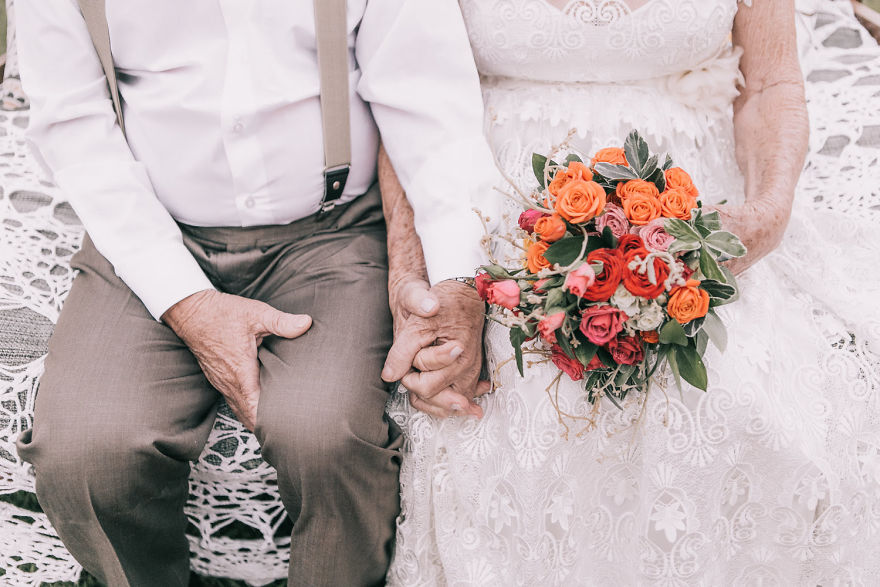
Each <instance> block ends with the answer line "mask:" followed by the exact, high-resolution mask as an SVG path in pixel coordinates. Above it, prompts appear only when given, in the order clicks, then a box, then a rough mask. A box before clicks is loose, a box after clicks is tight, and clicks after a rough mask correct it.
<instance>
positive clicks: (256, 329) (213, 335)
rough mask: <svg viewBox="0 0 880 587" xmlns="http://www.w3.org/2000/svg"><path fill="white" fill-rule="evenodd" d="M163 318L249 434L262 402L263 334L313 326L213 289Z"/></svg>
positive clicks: (292, 333) (289, 334)
mask: <svg viewBox="0 0 880 587" xmlns="http://www.w3.org/2000/svg"><path fill="white" fill-rule="evenodd" d="M162 320H163V321H164V322H165V323H166V324H167V325H168V326H170V327H171V329H172V330H174V332H175V333H177V336H179V337H180V338H181V340H183V342H184V343H185V344H186V346H188V347H189V349H190V350H191V351H192V353H193V355H195V357H196V359H197V360H198V362H199V365H200V366H201V368H202V371H204V373H205V376H206V377H207V378H208V381H209V382H210V383H211V385H213V386H214V388H215V389H216V390H217V391H219V392H220V393H221V394H223V396H224V397H225V398H226V402H227V403H228V404H229V407H230V408H231V409H232V412H233V413H234V414H235V416H236V418H238V420H239V422H241V423H242V424H243V425H244V426H245V428H247V429H248V430H251V431H252V430H253V429H254V425H255V424H256V419H257V404H258V403H259V400H260V365H259V362H258V360H257V349H258V348H259V346H260V345H261V344H262V342H263V339H264V338H265V337H267V336H271V335H275V336H281V337H284V338H296V337H298V336H300V335H302V334H303V333H305V332H306V331H307V330H308V329H309V327H310V326H311V324H312V319H311V317H309V316H307V315H304V314H287V313H285V312H281V311H279V310H276V309H275V308H273V307H272V306H270V305H268V304H264V303H263V302H258V301H255V300H249V299H247V298H242V297H239V296H233V295H229V294H225V293H220V292H218V291H214V290H205V291H200V292H198V293H194V294H193V295H191V296H189V297H187V298H185V299H183V300H181V301H179V302H177V303H176V304H175V305H173V306H171V308H169V309H168V310H167V311H166V312H165V313H164V314H163V315H162Z"/></svg>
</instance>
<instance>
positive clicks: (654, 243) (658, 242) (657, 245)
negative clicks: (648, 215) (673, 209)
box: [639, 218, 675, 251]
mask: <svg viewBox="0 0 880 587" xmlns="http://www.w3.org/2000/svg"><path fill="white" fill-rule="evenodd" d="M665 221H666V220H665V219H664V218H657V219H656V220H652V221H651V222H649V223H648V224H646V225H644V226H643V227H642V228H641V229H640V230H639V236H640V237H642V240H643V241H644V242H645V246H646V247H648V249H650V250H652V251H666V250H668V249H669V245H671V244H672V241H674V240H675V239H674V238H673V237H672V236H671V235H670V234H669V233H668V232H666V228H665V227H664V226H663V223H664V222H665Z"/></svg>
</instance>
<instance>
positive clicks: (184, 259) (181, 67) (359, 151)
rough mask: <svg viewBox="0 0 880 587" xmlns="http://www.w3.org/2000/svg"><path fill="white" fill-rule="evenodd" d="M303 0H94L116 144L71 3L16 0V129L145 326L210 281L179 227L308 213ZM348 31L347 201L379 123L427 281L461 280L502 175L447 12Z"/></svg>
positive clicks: (97, 73) (312, 65)
mask: <svg viewBox="0 0 880 587" xmlns="http://www.w3.org/2000/svg"><path fill="white" fill-rule="evenodd" d="M313 1H314V0H186V1H184V2H181V1H179V0H107V18H108V22H109V28H110V38H111V45H112V50H113V56H114V61H115V64H116V67H117V71H118V75H119V89H120V94H121V95H122V100H123V113H124V116H125V123H126V132H127V135H128V142H126V140H125V138H124V137H123V135H122V132H121V130H120V128H119V125H118V124H117V123H116V117H115V115H114V113H113V109H112V104H111V102H110V96H109V91H108V89H107V83H106V79H105V77H104V74H103V71H102V69H101V66H100V63H99V61H98V58H97V55H96V53H95V51H94V48H93V46H92V42H91V39H90V37H89V34H88V31H87V29H86V26H85V22H84V21H83V18H82V15H81V13H80V11H79V8H78V7H77V4H76V2H75V0H23V1H21V2H19V3H17V4H16V18H17V27H18V43H19V52H20V62H21V75H22V83H23V85H24V89H25V91H26V93H27V94H28V96H29V98H30V100H31V124H30V129H29V131H28V133H29V137H30V139H31V140H32V142H33V143H34V145H35V146H36V147H37V149H38V150H39V152H40V154H41V155H42V157H43V159H44V160H45V162H46V164H47V166H48V167H49V169H50V170H51V171H52V172H53V174H54V177H55V181H56V182H57V184H58V185H59V187H60V188H61V189H62V190H63V191H64V192H65V193H66V195H67V196H68V197H69V198H70V201H71V204H72V205H73V207H74V209H75V210H76V212H77V213H78V215H79V216H80V219H81V220H82V222H83V224H84V225H85V227H86V229H87V231H88V233H89V235H90V236H91V238H92V240H93V241H94V243H95V246H96V247H97V249H98V250H99V251H100V252H101V253H102V254H103V255H104V256H105V257H107V259H108V260H109V261H110V262H111V263H112V264H113V267H114V269H115V271H116V273H117V274H118V275H119V277H120V278H121V279H122V280H123V281H125V282H126V284H127V285H128V286H129V287H130V288H131V289H132V291H134V293H135V294H136V295H137V296H138V297H139V298H140V299H141V300H142V301H143V302H144V304H145V305H146V307H147V309H148V310H149V311H150V313H151V314H152V315H153V316H154V317H156V318H158V317H160V316H161V315H162V314H163V313H164V312H165V310H167V309H168V308H169V307H171V306H172V305H174V304H175V303H176V302H178V301H180V300H182V299H183V298H185V297H187V296H188V295H190V294H193V293H195V292H197V291H200V290H203V289H207V288H211V287H212V285H211V283H210V281H209V280H208V278H207V277H206V276H205V274H204V273H203V272H202V270H201V268H200V267H199V266H198V264H197V263H196V262H195V260H194V259H193V257H192V256H191V255H190V253H189V251H188V250H187V249H186V248H185V246H184V245H183V241H182V236H181V232H180V229H179V227H178V226H177V224H176V222H175V220H177V221H179V222H182V223H185V224H191V225H196V226H260V225H270V224H287V223H289V222H292V221H294V220H297V219H300V218H303V217H306V216H309V215H311V214H314V213H316V212H317V210H318V207H319V202H320V200H321V197H322V195H323V169H324V155H323V137H322V132H321V117H320V106H319V98H318V95H319V71H318V65H317V55H316V51H315V25H314V12H313ZM318 1H320V0H318ZM348 31H349V39H348V43H349V50H350V52H351V60H350V61H351V73H350V88H351V89H350V91H351V129H352V169H351V175H350V177H349V181H348V184H347V186H346V189H345V194H344V197H343V201H346V200H351V199H353V198H354V197H356V196H358V195H360V194H362V193H364V192H365V191H366V190H367V189H368V188H369V186H370V185H371V184H372V183H373V181H374V180H375V165H376V152H377V144H378V133H377V126H378V129H379V131H381V134H382V141H383V143H384V145H385V148H386V149H387V151H388V153H389V156H390V157H391V160H392V162H393V164H394V167H395V171H396V172H397V174H398V176H399V177H400V181H401V184H402V185H403V187H404V189H406V191H407V196H408V199H409V200H410V202H411V204H412V207H413V210H414V212H415V225H416V231H417V233H418V235H419V237H420V238H421V241H422V246H423V249H424V253H425V258H426V263H427V267H428V273H429V277H430V279H431V282H432V283H436V282H437V281H441V280H443V279H447V278H450V277H455V276H460V275H472V274H473V271H474V270H475V268H476V266H477V265H479V264H480V263H481V262H482V255H481V250H480V245H479V241H480V237H481V235H482V227H481V224H480V222H479V219H478V218H477V216H476V214H475V213H474V212H473V211H472V208H473V206H475V205H480V202H484V201H488V200H489V199H491V198H492V193H491V191H492V186H493V184H494V182H495V179H496V178H497V177H498V176H497V171H496V170H495V166H494V160H493V157H492V154H491V152H490V150H489V147H488V144H487V143H486V141H485V139H484V137H483V132H482V131H483V103H482V99H481V95H480V88H479V78H478V75H477V71H476V67H475V65H474V60H473V56H472V54H471V51H470V45H469V43H468V38H467V34H466V30H465V27H464V23H463V20H462V16H461V13H460V11H459V8H458V3H457V2H455V1H454V0H349V2H348ZM367 103H369V105H368V104H367ZM374 120H375V122H374Z"/></svg>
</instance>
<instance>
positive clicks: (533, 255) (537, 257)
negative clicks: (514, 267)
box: [526, 242, 550, 273]
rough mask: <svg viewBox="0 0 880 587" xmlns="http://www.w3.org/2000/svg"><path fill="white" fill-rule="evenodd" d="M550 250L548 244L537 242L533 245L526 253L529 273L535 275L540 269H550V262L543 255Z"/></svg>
mask: <svg viewBox="0 0 880 587" xmlns="http://www.w3.org/2000/svg"><path fill="white" fill-rule="evenodd" d="M549 248H550V243H545V242H537V243H533V244H532V245H531V246H530V247H529V250H528V251H527V252H526V261H527V262H528V265H529V271H531V272H532V273H537V272H538V271H540V270H541V269H545V268H547V267H550V261H548V260H547V259H545V258H544V253H546V252H547V249H549Z"/></svg>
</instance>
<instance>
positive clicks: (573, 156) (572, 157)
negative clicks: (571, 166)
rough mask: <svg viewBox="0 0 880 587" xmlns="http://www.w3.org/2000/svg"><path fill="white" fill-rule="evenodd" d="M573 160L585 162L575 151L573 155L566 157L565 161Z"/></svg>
mask: <svg viewBox="0 0 880 587" xmlns="http://www.w3.org/2000/svg"><path fill="white" fill-rule="evenodd" d="M572 161H577V162H578V163H583V162H584V160H583V159H581V158H580V157H578V156H577V155H575V154H574V153H572V154H571V155H569V156H568V157H566V158H565V162H566V163H571V162H572Z"/></svg>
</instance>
